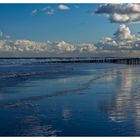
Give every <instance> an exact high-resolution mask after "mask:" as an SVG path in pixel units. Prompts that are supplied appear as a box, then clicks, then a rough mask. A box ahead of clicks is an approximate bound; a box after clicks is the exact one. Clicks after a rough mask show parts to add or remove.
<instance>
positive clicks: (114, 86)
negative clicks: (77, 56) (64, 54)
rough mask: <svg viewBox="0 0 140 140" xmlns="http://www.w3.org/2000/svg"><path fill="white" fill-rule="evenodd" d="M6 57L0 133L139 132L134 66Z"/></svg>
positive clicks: (138, 71) (138, 74)
mask: <svg viewBox="0 0 140 140" xmlns="http://www.w3.org/2000/svg"><path fill="white" fill-rule="evenodd" d="M9 61H10V60H9ZM11 61H12V63H11V62H7V61H5V62H3V63H2V62H1V64H0V124H1V125H0V136H139V135H140V125H139V124H140V113H139V112H140V92H139V91H140V90H139V88H140V66H139V65H124V64H93V63H89V64H85V63H81V64H78V63H77V64H71V63H70V64H47V63H35V62H34V63H33V62H30V63H29V61H28V63H25V62H27V60H24V61H23V62H22V63H21V61H20V62H18V61H17V60H16V61H17V62H15V63H14V61H13V60H11Z"/></svg>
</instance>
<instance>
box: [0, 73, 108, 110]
mask: <svg viewBox="0 0 140 140" xmlns="http://www.w3.org/2000/svg"><path fill="white" fill-rule="evenodd" d="M105 76H107V74H103V75H100V76H97V77H94V78H92V79H90V80H89V81H87V82H86V83H84V84H81V85H80V86H79V87H77V88H74V89H69V90H63V91H56V92H53V93H50V94H46V95H39V96H31V97H25V98H22V99H18V100H16V101H8V102H6V103H2V102H1V103H0V107H6V108H17V107H22V106H24V105H26V106H28V102H31V101H37V100H42V99H46V98H52V97H57V96H66V95H70V94H72V93H76V92H80V91H83V90H86V89H88V88H89V87H90V86H91V84H92V83H93V82H94V81H95V80H98V79H100V78H104V77H105ZM28 107H30V105H29V106H28Z"/></svg>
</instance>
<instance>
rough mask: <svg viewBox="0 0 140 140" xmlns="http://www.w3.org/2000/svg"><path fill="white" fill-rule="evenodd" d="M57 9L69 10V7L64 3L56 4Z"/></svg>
mask: <svg viewBox="0 0 140 140" xmlns="http://www.w3.org/2000/svg"><path fill="white" fill-rule="evenodd" d="M58 9H59V10H70V8H69V7H68V6H67V5H64V4H60V5H58Z"/></svg>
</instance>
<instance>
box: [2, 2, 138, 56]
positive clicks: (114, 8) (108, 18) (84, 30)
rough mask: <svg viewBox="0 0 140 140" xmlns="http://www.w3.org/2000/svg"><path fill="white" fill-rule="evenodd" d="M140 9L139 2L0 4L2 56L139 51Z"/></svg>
mask: <svg viewBox="0 0 140 140" xmlns="http://www.w3.org/2000/svg"><path fill="white" fill-rule="evenodd" d="M139 9H140V5H139V4H128V5H127V4H120V5H119V4H116V5H114V4H60V3H58V4H0V56H5V55H6V56H10V55H11V56H12V53H14V55H19V54H20V53H21V54H23V56H24V55H29V56H32V55H38V53H40V52H41V53H40V55H45V56H48V55H50V56H52V55H54V56H55V55H60V56H61V55H63V54H65V55H68V56H71V55H81V54H82V55H85V54H87V55H89V54H90V55H93V52H94V53H95V52H96V53H97V52H98V51H99V50H100V52H101V50H102V51H103V50H106V51H108V50H109V51H110V50H111V51H112V53H113V52H114V50H117V52H118V48H119V51H120V50H121V51H124V50H127V51H130V50H139V44H140V41H139V32H140V24H139V21H140V16H139V14H140V11H139ZM116 32H118V33H116ZM114 33H116V34H115V35H114ZM120 40H121V41H122V42H121V43H122V44H120ZM112 42H113V43H112ZM77 48H78V49H77ZM120 48H121V49H120ZM117 52H116V54H117Z"/></svg>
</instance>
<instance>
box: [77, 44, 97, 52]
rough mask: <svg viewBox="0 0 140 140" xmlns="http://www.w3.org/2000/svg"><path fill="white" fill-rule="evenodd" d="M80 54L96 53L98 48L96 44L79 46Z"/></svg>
mask: <svg viewBox="0 0 140 140" xmlns="http://www.w3.org/2000/svg"><path fill="white" fill-rule="evenodd" d="M79 47H80V52H91V53H92V52H95V51H96V50H97V47H96V46H95V45H94V44H81V45H79Z"/></svg>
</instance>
